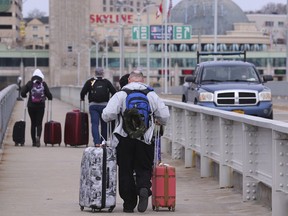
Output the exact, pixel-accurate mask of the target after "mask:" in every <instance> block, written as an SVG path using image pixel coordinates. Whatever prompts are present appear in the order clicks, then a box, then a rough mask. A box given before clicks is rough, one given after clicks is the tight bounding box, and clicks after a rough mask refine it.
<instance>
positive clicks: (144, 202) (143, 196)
mask: <svg viewBox="0 0 288 216" xmlns="http://www.w3.org/2000/svg"><path fill="white" fill-rule="evenodd" d="M148 197H149V194H148V189H147V188H141V189H140V192H139V203H138V207H137V209H138V211H139V212H145V211H146V209H147V206H148Z"/></svg>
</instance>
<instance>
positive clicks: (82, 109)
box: [80, 100, 85, 112]
mask: <svg viewBox="0 0 288 216" xmlns="http://www.w3.org/2000/svg"><path fill="white" fill-rule="evenodd" d="M80 112H85V100H80Z"/></svg>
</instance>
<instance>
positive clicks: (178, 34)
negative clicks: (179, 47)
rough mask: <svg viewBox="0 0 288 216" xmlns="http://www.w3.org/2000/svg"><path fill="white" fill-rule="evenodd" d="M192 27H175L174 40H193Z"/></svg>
mask: <svg viewBox="0 0 288 216" xmlns="http://www.w3.org/2000/svg"><path fill="white" fill-rule="evenodd" d="M191 33H192V27H191V26H187V25H186V26H174V29H173V39H174V40H189V39H191Z"/></svg>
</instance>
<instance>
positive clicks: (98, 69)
mask: <svg viewBox="0 0 288 216" xmlns="http://www.w3.org/2000/svg"><path fill="white" fill-rule="evenodd" d="M103 74H104V70H103V68H101V67H99V68H96V70H95V75H96V76H103Z"/></svg>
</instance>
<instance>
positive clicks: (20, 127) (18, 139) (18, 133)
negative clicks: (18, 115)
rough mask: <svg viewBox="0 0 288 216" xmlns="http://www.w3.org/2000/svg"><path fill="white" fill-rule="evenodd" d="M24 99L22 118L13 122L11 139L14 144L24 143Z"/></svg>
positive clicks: (22, 144)
mask: <svg viewBox="0 0 288 216" xmlns="http://www.w3.org/2000/svg"><path fill="white" fill-rule="evenodd" d="M26 101H27V99H25V100H24V102H23V104H24V114H23V120H20V121H17V122H15V124H14V126H13V134H12V137H13V141H14V143H15V146H18V145H21V146H24V144H25V128H26V109H27V108H26V104H27V103H26Z"/></svg>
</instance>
